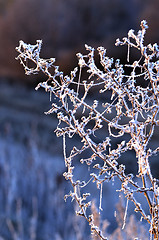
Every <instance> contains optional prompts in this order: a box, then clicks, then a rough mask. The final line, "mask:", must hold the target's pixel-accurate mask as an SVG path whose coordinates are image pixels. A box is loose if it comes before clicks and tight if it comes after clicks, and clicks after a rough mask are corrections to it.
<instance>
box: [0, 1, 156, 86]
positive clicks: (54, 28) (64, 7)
mask: <svg viewBox="0 0 159 240" xmlns="http://www.w3.org/2000/svg"><path fill="white" fill-rule="evenodd" d="M143 3H144V4H143ZM158 6H159V2H158V1H157V0H156V1H155V0H154V1H148V0H145V1H142V0H138V1H137V0H128V1H125V0H111V1H110V0H91V1H90V0H67V1H66V0H1V1H0V46H1V49H0V76H1V77H5V78H10V79H22V78H23V79H26V78H25V75H24V74H23V69H22V68H21V66H19V63H18V62H16V61H15V60H14V58H15V57H16V55H17V54H16V51H15V47H16V46H18V42H19V40H21V39H22V40H23V41H26V42H27V43H31V44H34V43H35V41H36V40H37V39H42V40H43V43H44V46H43V49H42V56H43V57H56V58H57V64H59V65H60V66H61V69H62V70H64V72H66V73H68V72H70V70H71V69H72V68H73V67H74V66H75V65H76V62H75V61H76V57H75V53H77V52H79V51H82V52H83V51H84V44H85V43H87V44H91V45H92V46H94V47H97V46H99V45H103V46H104V47H105V48H107V49H108V53H109V55H111V56H113V57H116V55H118V57H120V58H122V55H123V56H125V53H123V49H122V50H121V49H116V48H115V47H114V42H115V39H116V38H117V37H123V36H125V35H126V34H127V31H128V30H129V29H130V28H133V29H138V25H139V23H140V21H141V20H142V19H146V20H147V21H148V24H149V26H150V29H151V32H150V31H148V34H147V36H148V37H149V38H150V41H151V42H153V41H155V42H157V40H158V38H159V33H158V31H156V29H158V25H159V21H158V19H159V16H158V14H157V7H158ZM125 51H126V49H125ZM30 79H31V78H30ZM23 81H24V80H23ZM27 81H28V80H27Z"/></svg>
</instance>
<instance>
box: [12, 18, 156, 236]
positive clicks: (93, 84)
mask: <svg viewBox="0 0 159 240" xmlns="http://www.w3.org/2000/svg"><path fill="white" fill-rule="evenodd" d="M140 26H141V29H140V30H139V31H138V32H137V33H135V31H134V30H130V31H129V32H128V36H127V37H124V38H123V39H122V40H120V39H117V40H116V46H127V49H128V50H127V63H126V64H122V63H121V61H120V60H119V59H117V60H115V59H113V58H110V57H108V56H107V54H106V49H104V47H98V48H97V51H96V50H95V49H94V48H92V47H91V46H88V45H85V48H86V51H87V52H86V53H85V54H82V53H78V54H77V58H78V67H76V68H75V69H74V70H73V71H72V72H71V73H70V75H64V73H63V72H62V71H60V70H59V66H56V65H55V58H50V59H43V58H41V57H40V51H41V46H42V41H41V40H38V41H37V43H36V44H35V45H31V44H26V43H24V42H23V41H20V43H19V46H18V47H17V48H16V50H17V51H18V53H19V55H18V57H17V59H19V60H20V63H21V64H22V65H23V67H24V70H25V73H26V74H27V75H30V74H38V73H39V72H43V73H44V75H45V76H46V78H47V79H46V81H44V82H41V83H39V84H38V86H37V87H36V90H38V89H39V88H44V89H45V91H46V92H48V93H49V94H50V102H51V108H50V109H49V110H48V111H47V112H46V114H47V115H48V114H56V116H57V119H58V124H57V128H56V130H55V133H56V136H57V137H62V139H63V154H64V161H65V166H66V168H67V170H66V171H65V172H64V173H63V176H64V177H65V179H66V180H68V181H69V182H70V183H71V186H72V189H71V190H70V192H69V193H68V194H66V195H65V200H67V198H69V197H70V198H71V200H72V201H73V202H76V214H77V215H78V216H82V217H83V218H85V220H86V221H87V222H88V224H89V226H90V229H91V234H92V239H103V240H104V239H105V240H106V239H134V237H136V239H146V234H147V236H148V238H147V239H154V240H157V239H159V231H158V228H159V212H158V211H159V209H158V208H159V187H158V181H159V180H158V179H156V178H154V176H153V173H152V170H151V159H152V156H153V155H156V154H157V153H158V151H159V148H158V147H157V148H153V147H152V145H151V140H152V138H153V134H154V133H155V131H157V130H158V125H159V119H158V111H159V102H158V95H159V85H158V79H159V60H158V58H159V47H158V45H157V44H156V43H155V44H147V45H146V44H144V38H145V34H146V30H147V28H148V25H147V23H146V21H145V20H143V21H142V22H141V25H140ZM133 51H136V52H137V56H138V57H137V59H136V60H135V61H132V60H131V53H132V52H133ZM96 54H98V57H99V62H98V63H97V62H96V61H95V55H96ZM92 95H93V96H94V99H93V100H92V98H90V96H92ZM97 97H98V99H97ZM74 139H76V140H78V141H77V142H78V144H77V145H75V144H74V142H75V141H74ZM114 139H116V141H115V143H114ZM50 144H51V143H50ZM70 145H71V146H72V149H71V150H69V149H70ZM129 152H132V154H134V159H133V164H134V165H136V166H137V169H138V170H137V172H136V173H135V175H134V174H132V173H131V172H127V168H126V167H125V165H126V162H125V161H124V160H122V159H124V156H127V155H126V154H127V153H129ZM80 165H82V169H85V170H87V174H82V171H84V170H82V171H81V172H80V174H79V171H80V170H79V169H80ZM116 179H118V180H119V182H120V187H118V186H117V192H118V193H119V195H121V194H123V195H124V196H125V198H126V206H125V209H124V211H122V214H123V212H124V214H123V218H122V219H123V220H122V224H121V221H120V220H119V223H120V224H119V225H120V227H121V228H122V229H123V230H124V229H125V232H126V233H127V235H126V233H125V235H122V231H121V230H118V231H117V232H116V235H114V236H108V234H107V232H106V231H105V230H106V228H107V223H106V222H105V221H104V220H103V219H102V214H103V213H104V211H105V209H104V206H103V199H104V198H107V196H106V195H105V194H104V186H105V185H106V184H108V183H109V184H111V182H113V181H115V180H116ZM90 186H93V187H94V192H93V193H91V192H90V191H89V187H90ZM93 194H94V195H95V196H96V198H98V199H99V201H97V204H95V202H94V197H93V196H94V195H93ZM131 202H132V203H133V205H134V212H136V213H137V215H140V217H141V220H142V222H143V224H147V225H145V226H147V227H146V228H147V233H144V234H143V232H142V231H140V234H143V235H142V236H141V235H140V236H139V235H138V236H134V235H133V233H132V232H131V231H130V228H131V227H130V226H132V225H133V221H134V218H133V217H131V218H130V219H128V218H127V212H128V211H129V204H130V203H131ZM97 205H98V207H97ZM145 205H147V207H148V211H147V210H145ZM120 209H121V207H120ZM146 209H147V208H146ZM112 214H113V213H112ZM120 217H121V215H120V211H118V212H117V215H116V218H118V219H120ZM137 225H138V223H137ZM138 227H139V225H138ZM119 229H120V228H119ZM131 230H132V229H131ZM140 230H141V229H140ZM148 232H149V235H148ZM114 234H115V233H114ZM143 236H144V237H143ZM79 239H82V238H80V237H79Z"/></svg>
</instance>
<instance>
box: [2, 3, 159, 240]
mask: <svg viewBox="0 0 159 240" xmlns="http://www.w3.org/2000/svg"><path fill="white" fill-rule="evenodd" d="M158 11H159V1H158V0H152V1H149V0H127V1H125V0H111V1H110V0H0V239H39V240H40V239H43V240H47V239H55V240H61V239H69V240H71V239H72V240H73V239H77V240H82V239H89V234H90V233H89V231H88V230H87V228H86V225H85V222H84V221H82V220H81V219H80V221H79V220H77V219H76V217H75V216H74V213H73V212H74V208H76V206H73V205H72V204H70V201H67V203H64V200H63V196H64V194H67V193H68V192H69V191H70V186H69V184H68V183H66V182H65V180H64V178H63V176H62V173H63V171H64V170H65V167H64V163H63V159H62V139H57V138H56V137H55V134H54V130H55V127H56V124H57V120H56V119H55V118H54V116H46V115H44V114H43V112H44V111H47V110H48V109H49V106H50V103H49V96H48V95H47V94H45V93H44V92H43V91H38V92H36V91H34V88H35V87H36V85H37V83H38V82H40V81H42V80H43V76H42V75H35V76H26V75H25V74H24V69H23V67H22V66H21V65H20V64H19V62H18V61H16V60H15V57H16V56H17V52H16V51H15V47H16V46H18V44H19V40H23V41H24V42H26V43H30V44H35V42H36V40H37V39H42V40H43V47H42V51H41V56H42V57H43V58H50V57H55V58H56V59H57V61H56V63H57V65H60V69H61V70H62V71H64V73H65V74H68V73H69V72H70V71H71V70H72V69H73V68H74V67H75V66H76V65H77V59H76V56H75V54H76V53H77V52H84V51H85V49H84V44H85V43H87V44H88V45H91V46H93V47H95V48H96V47H98V46H104V47H105V48H106V49H107V53H108V55H109V56H112V57H114V58H120V59H121V61H122V62H124V61H125V60H126V52H127V49H125V48H120V47H118V48H117V47H115V46H114V43H115V40H116V39H117V38H122V37H124V36H127V32H128V30H129V29H135V30H136V31H137V30H138V29H139V26H140V22H141V20H143V19H145V20H147V22H148V25H149V29H148V31H147V35H146V39H145V41H146V42H147V43H148V42H151V43H154V42H157V43H158V40H159V31H158V29H159V14H158ZM154 146H157V135H156V136H155V138H154ZM133 157H134V156H130V157H129V167H130V169H132V168H133V164H132V161H133ZM131 160H132V161H131ZM156 161H157V158H156V159H155V161H154V162H153V163H152V165H153V166H154V173H155V174H156V176H158V172H157V163H156ZM135 167H136V166H135ZM106 193H107V195H108V197H107V202H106V203H105V206H106V211H105V216H104V217H105V218H107V219H108V221H109V222H110V227H109V228H108V232H111V231H112V230H113V229H114V228H115V226H116V225H115V223H114V222H115V219H114V216H113V214H112V212H113V211H114V210H115V207H114V206H115V203H116V200H115V198H114V196H116V195H114V194H116V193H114V192H113V187H112V186H110V187H109V186H106ZM112 196H113V197H112ZM110 203H111V207H110ZM81 229H83V233H81ZM84 229H85V230H84Z"/></svg>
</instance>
